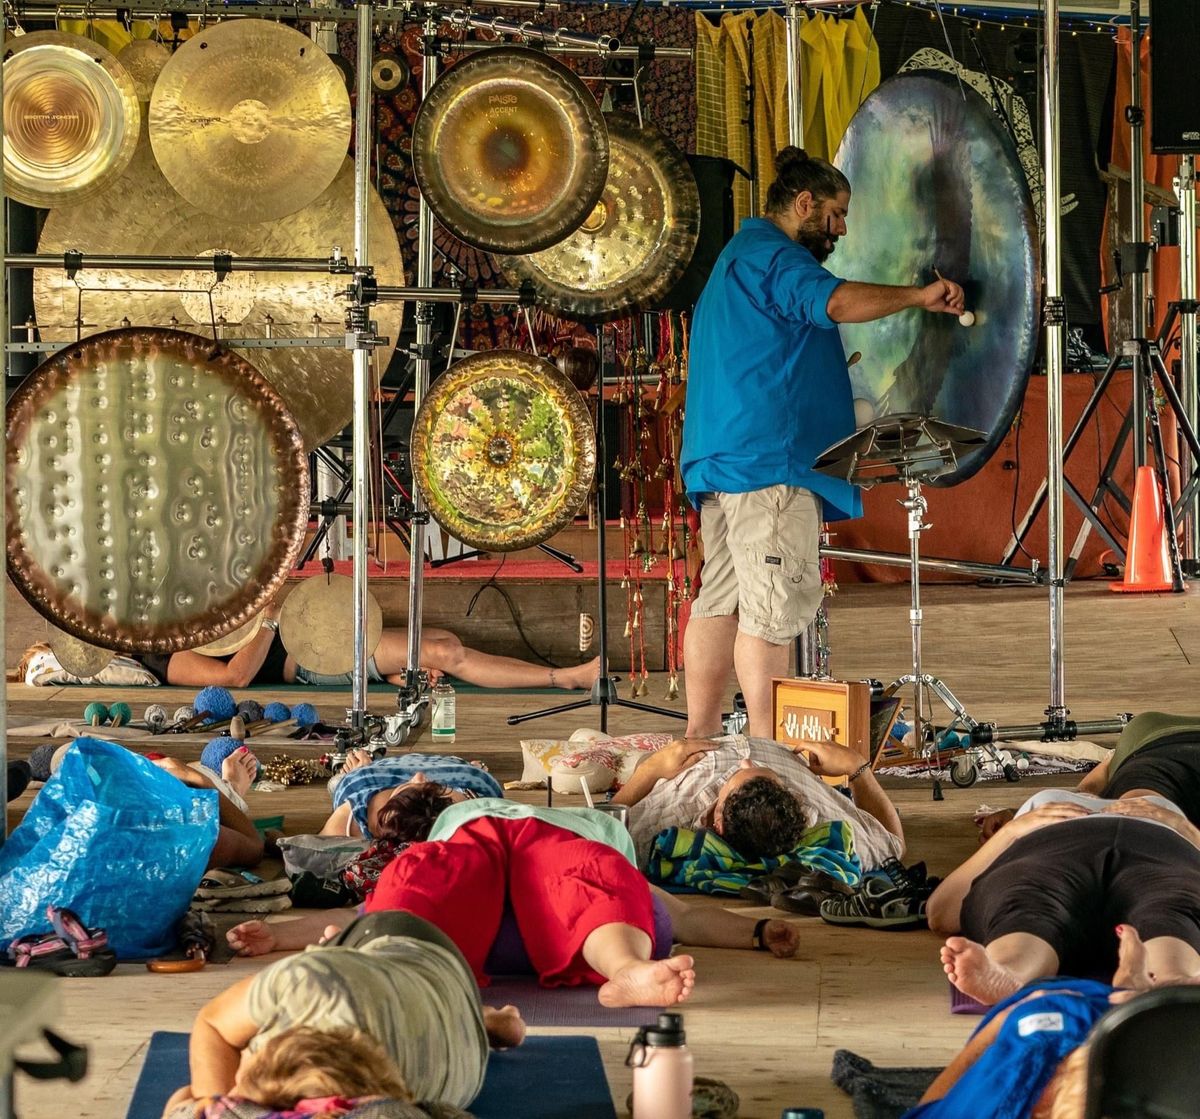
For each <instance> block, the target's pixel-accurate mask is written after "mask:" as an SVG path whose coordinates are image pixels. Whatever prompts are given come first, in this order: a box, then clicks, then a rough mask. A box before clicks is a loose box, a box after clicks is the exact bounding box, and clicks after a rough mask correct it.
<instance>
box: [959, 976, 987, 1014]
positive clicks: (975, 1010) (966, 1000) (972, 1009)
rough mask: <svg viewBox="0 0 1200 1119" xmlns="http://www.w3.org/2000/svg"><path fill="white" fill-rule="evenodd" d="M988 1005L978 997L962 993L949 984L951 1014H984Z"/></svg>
mask: <svg viewBox="0 0 1200 1119" xmlns="http://www.w3.org/2000/svg"><path fill="white" fill-rule="evenodd" d="M987 1012H988V1007H986V1006H984V1005H983V1003H981V1002H980V1001H979V1000H978V999H973V998H971V996H970V995H964V994H963V993H962V991H960V990H959V989H958V988H957V987H956V986H954V984H953V983H951V984H950V1013H951V1014H986V1013H987Z"/></svg>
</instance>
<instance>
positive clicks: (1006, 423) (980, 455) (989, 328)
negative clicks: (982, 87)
mask: <svg viewBox="0 0 1200 1119" xmlns="http://www.w3.org/2000/svg"><path fill="white" fill-rule="evenodd" d="M836 162H837V165H838V166H839V167H840V168H841V169H842V171H843V172H844V173H845V174H846V177H847V178H848V179H849V180H850V185H851V187H852V189H853V196H852V198H853V200H852V203H851V207H850V218H849V222H848V225H849V232H848V233H847V234H846V236H845V237H844V238H842V240H841V242H840V243H839V245H838V247H837V252H836V253H835V254H834V256H833V257H832V259H831V261H830V264H829V267H830V268H832V270H833V271H834V272H836V273H837V274H838V275H839V276H845V277H847V278H848V279H854V280H865V281H869V282H872V283H884V284H925V283H931V282H932V281H933V280H935V279H936V278H937V272H940V273H941V274H942V275H943V276H945V277H946V279H948V280H955V281H957V282H958V283H960V284H962V286H963V289H964V291H965V292H966V304H967V308H968V310H971V311H973V312H974V313H975V325H974V326H972V327H964V326H961V325H960V324H959V322H958V320H957V319H956V318H955V317H954V316H953V315H941V314H930V313H928V312H925V311H915V310H914V311H905V312H903V313H902V314H898V315H892V316H890V317H888V318H886V319H880V320H878V321H876V322H872V323H861V324H854V325H850V324H847V325H843V326H842V328H841V333H842V340H843V343H844V345H845V349H846V353H848V354H849V353H853V352H854V351H856V350H858V351H861V353H862V360H861V361H860V362H858V363H857V364H856V365H854V366H852V367H851V369H850V380H851V383H852V385H853V388H854V396H855V398H856V403H855V410H856V412H857V413H858V415H859V424H860V426H865V425H866V424H868V423H871V422H872V421H873V420H875V419H876V418H880V417H885V416H889V415H892V414H894V413H914V414H916V415H918V416H931V417H932V418H933V419H935V420H940V421H943V422H945V423H949V424H954V425H957V426H959V427H968V428H975V429H977V430H979V431H982V432H984V434H985V436H986V441H985V442H984V444H983V445H982V446H980V447H977V448H975V449H974V450H970V451H968V452H967V453H966V454H964V455H963V456H962V458H961V459H960V460H959V463H958V467H957V469H956V470H954V471H952V472H950V473H947V474H945V475H943V476H942V477H940V478H938V479H937V480H936V481H935V482H933V483H932V484H934V485H938V486H947V485H953V484H954V483H956V482H961V481H964V480H965V479H967V478H969V477H971V475H973V474H974V473H975V472H976V471H978V470H979V469H980V468H981V467H982V466H983V464H984V463H985V462H986V461H987V460H988V458H990V457H991V455H992V453H993V452H994V451H995V449H996V447H997V446H999V444H1000V441H1001V440H1002V439H1003V438H1004V435H1005V433H1006V432H1007V431H1008V429H1009V427H1010V426H1011V424H1012V421H1013V417H1014V416H1015V415H1016V412H1017V409H1018V408H1019V407H1020V404H1021V401H1022V399H1023V397H1024V395H1025V387H1026V384H1027V383H1028V381H1029V374H1030V371H1031V369H1032V367H1033V361H1034V355H1035V351H1036V348H1037V321H1038V309H1037V301H1038V292H1039V275H1038V263H1037V225H1036V221H1035V218H1034V213H1033V205H1032V202H1031V200H1030V195H1029V187H1028V184H1027V182H1026V179H1025V175H1024V172H1023V171H1022V169H1021V164H1020V161H1019V159H1018V157H1017V152H1016V148H1015V147H1014V146H1013V143H1012V140H1011V139H1010V138H1009V136H1008V133H1007V132H1006V131H1005V129H1004V125H1003V123H1002V121H1001V120H1000V118H999V117H998V116H997V115H996V114H995V113H994V112H992V110H991V108H990V107H989V106H988V104H987V102H985V101H984V99H983V98H982V97H980V96H979V94H978V93H976V92H975V91H974V90H972V89H971V88H970V87H967V86H962V85H960V83H959V82H957V81H955V79H954V78H953V77H952V76H950V75H947V74H941V73H938V72H934V71H916V72H913V73H909V74H902V75H900V76H898V77H895V78H890V79H889V80H888V81H886V82H884V83H883V84H882V85H880V86H879V87H878V88H877V89H876V90H875V91H874V92H873V93H872V94H871V95H870V96H869V97H868V98H867V100H866V101H865V102H864V103H863V105H862V107H861V108H860V109H859V110H858V112H857V113H856V114H855V116H854V118H853V119H852V120H851V122H850V126H849V128H848V129H847V131H846V135H845V137H844V139H843V140H842V145H841V148H840V149H839V151H838V155H837V160H836Z"/></svg>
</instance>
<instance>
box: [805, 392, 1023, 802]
mask: <svg viewBox="0 0 1200 1119" xmlns="http://www.w3.org/2000/svg"><path fill="white" fill-rule="evenodd" d="M986 439H987V436H986V435H985V434H984V433H983V432H982V431H976V430H974V429H973V428H967V427H959V426H957V425H954V424H948V423H943V422H942V421H940V420H935V419H932V418H931V417H929V416H917V415H911V414H894V415H890V416H883V417H881V418H880V419H878V420H876V421H875V422H874V423H873V424H870V425H869V426H867V427H864V428H862V429H861V430H860V431H857V432H855V434H853V435H851V436H849V437H848V438H846V439H843V440H842V441H841V442H839V443H835V444H834V445H833V446H832V447H830V448H829V449H828V450H826V451H824V452H823V453H822V454H821V455H820V456H819V457H818V458H817V461H816V463H815V464H814V465H815V467H816V469H817V470H819V471H821V472H822V473H824V474H829V475H831V476H832V477H835V478H845V479H846V480H847V481H848V482H850V484H851V485H855V486H860V487H861V488H862V489H871V488H872V487H874V486H878V485H882V484H887V483H896V482H898V483H900V484H901V485H903V486H904V487H905V489H906V490H907V495H906V496H905V497H904V499H903V500H901V502H900V505H901V506H903V508H904V509H905V510H906V511H907V513H908V546H909V588H910V608H909V612H908V620H909V626H910V628H911V631H912V672H910V673H906V674H905V675H903V676H900V677H899V678H897V679H896V680H893V681H892V683H891V684H889V685H888V686H887V687H886V688H884V689H883V691H882V693H881V694H882V696H884V697H889V696H893V695H895V694H896V693H897V692H899V691H900V690H901V689H902V688H906V687H909V686H911V687H912V693H913V740H914V743H915V744H916V746H917V748H918V750H919V751H920V753H921V756H922V757H924V758H927V759H928V758H932V759H933V763H934V769H933V773H934V799H941V788H940V784H939V782H938V780H937V773H938V771H939V770H940V769H941V750H942V748H943V747H944V746H949V745H951V744H953V743H955V742H956V740H957V734H956V732H959V731H961V732H962V734H963V736H964V737H965V738H966V739H967V741H968V745H967V746H966V748H965V750H964V752H963V753H962V754H961V755H960V756H959V757H957V758H955V759H954V761H953V762H952V763H951V766H950V779H951V781H953V782H954V784H955V785H958V786H959V787H960V788H966V787H967V786H969V785H973V784H974V783H975V781H976V780H977V779H978V777H979V774H980V770H981V769H982V768H983V767H984V766H985V765H988V764H991V765H994V766H996V767H998V768H999V769H1000V770H1001V771H1002V772H1003V774H1004V777H1005V779H1006V780H1009V781H1016V780H1017V768H1016V765H1015V764H1014V762H1013V759H1012V756H1011V755H1009V754H1008V753H1007V752H1002V751H999V750H997V749H996V748H995V747H994V746H992V745H990V744H984V745H975V744H974V743H973V742H972V741H971V734H972V732H973V731H974V730H976V728H978V727H979V725H980V724H979V723H978V721H977V720H975V719H974V718H972V717H971V715H970V713H969V712H968V711H967V709H966V707H965V706H963V704H962V702H961V701H960V700H959V699H958V697H957V696H956V695H955V694H954V693H953V692H952V691H951V690H950V686H949V685H948V684H947V683H946V682H945V681H944V680H942V679H941V677H938V676H934V675H932V674H931V673H928V672H926V671H925V666H924V663H923V659H922V653H921V624H922V621H923V614H922V611H921V533H922V532H924V531H925V530H926V529H928V528H930V527H931V526H930V525H928V524H926V523H925V514H926V512H927V511H928V508H929V503H928V502H927V501H926V499H925V495H924V493H922V491H921V487H922V486H923V485H926V484H928V483H930V482H933V481H935V480H936V479H938V478H941V477H943V476H944V475H947V474H951V473H953V472H954V471H955V470H956V469H957V468H958V460H959V455H961V454H964V453H966V452H968V451H971V450H973V449H974V448H975V447H977V446H980V445H981V444H983V443H984V442H986ZM932 699H937V700H939V701H940V702H941V703H942V705H943V706H944V707H945V708H946V709H947V710H948V711H950V713H951V715H952V718H951V720H950V722H949V724H947V725H946V726H944V727H943V726H937V725H935V724H934V723H933V722H932V721H927V720H926V718H925V712H926V710H929V712H930V714H932V709H933V704H932ZM927 700H928V701H929V706H928V708H927V707H926V701H927Z"/></svg>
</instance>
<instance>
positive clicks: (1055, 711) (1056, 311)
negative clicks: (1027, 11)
mask: <svg viewBox="0 0 1200 1119" xmlns="http://www.w3.org/2000/svg"><path fill="white" fill-rule="evenodd" d="M1134 6H1135V7H1136V0H1134ZM1058 10H1059V9H1058V0H1046V19H1045V47H1044V51H1043V74H1042V81H1043V89H1044V94H1043V97H1042V130H1043V136H1044V149H1045V157H1044V166H1043V176H1044V178H1045V183H1046V254H1045V255H1046V289H1045V308H1044V312H1043V316H1044V323H1045V328H1046V462H1047V471H1046V482H1047V511H1046V516H1047V525H1046V527H1047V534H1048V540H1047V549H1048V553H1049V554H1048V556H1047V558H1046V559H1047V562H1046V566H1047V569H1048V570H1047V580H1048V584H1049V590H1050V704H1049V706H1048V707H1047V708H1046V716H1047V719H1048V721H1049V722H1051V723H1056V722H1060V721H1062V720H1064V719H1065V718H1066V716H1067V714H1068V711H1067V706H1066V685H1065V680H1064V663H1063V660H1064V656H1063V451H1062V392H1063V373H1064V371H1065V369H1066V352H1067V337H1066V307H1065V303H1064V300H1063V278H1062V240H1061V238H1062V209H1061V199H1062V189H1061V185H1060V179H1059V150H1060V136H1059V130H1058V104H1059V100H1058V95H1059V54H1058V45H1059V44H1058V33H1059V26H1058ZM1140 209H1141V205H1140V202H1139V205H1138V210H1139V212H1140Z"/></svg>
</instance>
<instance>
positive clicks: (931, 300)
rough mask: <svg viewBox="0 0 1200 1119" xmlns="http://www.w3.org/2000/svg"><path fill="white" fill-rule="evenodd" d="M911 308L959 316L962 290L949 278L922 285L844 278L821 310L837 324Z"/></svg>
mask: <svg viewBox="0 0 1200 1119" xmlns="http://www.w3.org/2000/svg"><path fill="white" fill-rule="evenodd" d="M914 308H920V309H921V310H925V311H935V312H941V313H943V314H947V315H961V314H962V313H963V310H964V308H965V304H964V302H963V290H962V288H960V287H959V286H958V284H956V283H952V282H951V281H950V280H934V282H933V283H932V284H927V285H926V286H925V287H892V286H890V285H888V284H860V283H858V282H857V281H855V280H846V281H845V282H844V283H841V284H838V286H837V287H836V288H834V289H833V294H832V295H831V296H830V297H829V302H828V303H827V304H826V305H825V313H826V314H827V315H828V316H829V317H830V318H831V319H832V320H833V321H834V322H837V323H843V322H845V323H856V322H874V321H875V320H876V319H883V318H887V316H888V315H894V314H896V313H897V312H899V311H910V310H913V309H914Z"/></svg>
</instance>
